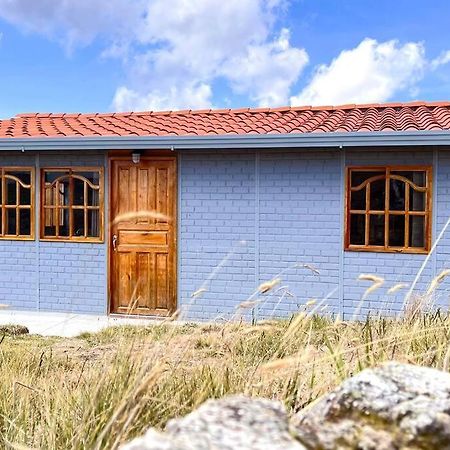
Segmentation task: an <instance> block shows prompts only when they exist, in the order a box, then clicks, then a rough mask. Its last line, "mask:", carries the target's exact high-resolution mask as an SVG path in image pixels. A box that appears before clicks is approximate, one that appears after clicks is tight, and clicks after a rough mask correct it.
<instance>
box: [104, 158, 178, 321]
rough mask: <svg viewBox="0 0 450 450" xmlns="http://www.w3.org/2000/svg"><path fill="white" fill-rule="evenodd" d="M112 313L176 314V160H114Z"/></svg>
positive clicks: (111, 239)
mask: <svg viewBox="0 0 450 450" xmlns="http://www.w3.org/2000/svg"><path fill="white" fill-rule="evenodd" d="M110 211H111V214H110V255H111V256H110V263H111V268H110V283H111V285H110V298H111V307H110V312H112V313H120V314H141V315H142V314H144V315H168V314H170V313H171V312H174V311H175V309H176V249H175V244H176V159H175V158H174V157H151V158H150V157H143V156H142V157H141V160H140V162H139V163H138V164H134V163H133V162H132V161H131V158H112V160H111V203H110Z"/></svg>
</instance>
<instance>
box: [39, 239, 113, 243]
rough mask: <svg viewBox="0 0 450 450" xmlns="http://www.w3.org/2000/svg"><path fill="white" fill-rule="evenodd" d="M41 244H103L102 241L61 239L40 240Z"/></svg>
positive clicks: (103, 241)
mask: <svg viewBox="0 0 450 450" xmlns="http://www.w3.org/2000/svg"><path fill="white" fill-rule="evenodd" d="M39 241H41V242H70V243H72V244H104V243H105V240H104V239H70V238H67V239H63V238H40V239H39Z"/></svg>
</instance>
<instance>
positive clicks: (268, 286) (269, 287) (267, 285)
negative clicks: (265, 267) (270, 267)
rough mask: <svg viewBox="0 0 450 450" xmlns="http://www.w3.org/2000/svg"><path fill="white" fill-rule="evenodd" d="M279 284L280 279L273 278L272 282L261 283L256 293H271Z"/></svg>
mask: <svg viewBox="0 0 450 450" xmlns="http://www.w3.org/2000/svg"><path fill="white" fill-rule="evenodd" d="M280 283H281V278H274V279H273V280H270V281H266V282H264V283H261V284H260V285H259V286H258V291H259V292H261V294H266V293H267V292H269V291H271V290H272V289H273V288H274V287H275V286H278V285H279V284H280Z"/></svg>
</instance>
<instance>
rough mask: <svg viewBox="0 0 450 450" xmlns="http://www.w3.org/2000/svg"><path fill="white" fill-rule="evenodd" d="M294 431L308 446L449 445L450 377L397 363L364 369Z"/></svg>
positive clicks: (391, 449)
mask: <svg viewBox="0 0 450 450" xmlns="http://www.w3.org/2000/svg"><path fill="white" fill-rule="evenodd" d="M291 430H292V431H293V432H294V434H295V435H296V436H297V438H298V439H299V440H300V441H301V442H302V443H303V444H304V445H305V446H306V447H307V448H310V449H324V450H331V449H333V450H334V449H361V450H372V449H373V450H375V449H378V450H397V449H409V450H413V449H415V450H418V449H450V375H449V374H448V373H446V372H441V371H438V370H435V369H430V368H426V367H418V366H412V365H408V364H399V363H388V364H385V365H383V366H381V367H379V368H376V369H367V370H364V371H362V372H361V373H359V374H358V375H356V376H355V377H353V378H349V379H348V380H346V381H345V382H344V383H343V384H342V385H341V386H340V387H339V388H337V389H336V390H335V391H334V392H332V393H331V394H329V395H327V396H325V397H323V398H322V399H321V400H319V401H318V402H317V403H315V404H313V405H311V406H310V407H308V408H306V409H305V410H303V411H301V412H300V413H298V414H297V415H296V417H294V418H293V420H292V422H291Z"/></svg>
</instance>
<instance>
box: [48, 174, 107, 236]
mask: <svg viewBox="0 0 450 450" xmlns="http://www.w3.org/2000/svg"><path fill="white" fill-rule="evenodd" d="M64 171H68V172H69V174H70V175H72V174H73V173H75V174H76V173H78V172H98V173H99V191H98V192H99V200H98V207H86V205H83V207H82V208H75V209H82V210H85V209H98V211H99V228H100V235H99V236H98V237H97V236H96V237H89V236H86V237H85V236H46V235H45V209H52V208H46V204H45V174H46V172H64ZM104 186H105V174H104V167H103V166H61V167H58V166H52V167H41V168H40V207H39V224H40V225H39V236H40V237H39V240H41V241H43V242H74V243H75V242H76V243H88V244H89V243H90V244H102V243H104V242H105V218H104V216H105V207H104V204H105V203H104V202H105V188H104ZM73 206H74V205H73V203H71V204H70V205H68V208H66V209H68V210H69V211H70V214H71V212H72V211H73V210H74V208H73ZM76 206H81V205H76ZM55 209H58V208H55ZM60 209H65V208H60ZM70 232H71V230H70V231H69V233H70Z"/></svg>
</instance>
